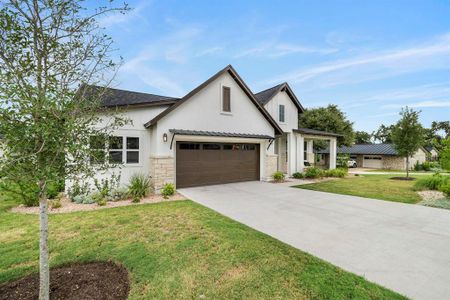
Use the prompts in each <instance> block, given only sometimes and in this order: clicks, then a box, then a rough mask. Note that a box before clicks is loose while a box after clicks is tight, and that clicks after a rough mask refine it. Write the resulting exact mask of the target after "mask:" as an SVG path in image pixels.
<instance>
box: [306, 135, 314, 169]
mask: <svg viewBox="0 0 450 300" xmlns="http://www.w3.org/2000/svg"><path fill="white" fill-rule="evenodd" d="M313 142H314V140H307V141H306V155H307V157H306V160H307V161H308V162H309V163H310V164H311V165H313V164H314V150H313Z"/></svg>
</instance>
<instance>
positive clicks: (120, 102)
mask: <svg viewBox="0 0 450 300" xmlns="http://www.w3.org/2000/svg"><path fill="white" fill-rule="evenodd" d="M87 88H88V89H93V91H96V92H98V93H99V94H100V96H101V98H102V100H103V105H104V106H106V107H115V106H134V105H164V104H167V105H170V104H174V103H176V102H177V101H179V100H180V98H174V97H168V96H160V95H154V94H147V93H141V92H133V91H126V90H120V89H113V88H103V87H99V86H89V87H87ZM103 89H104V91H103Z"/></svg>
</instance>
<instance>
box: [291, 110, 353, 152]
mask: <svg viewBox="0 0 450 300" xmlns="http://www.w3.org/2000/svg"><path fill="white" fill-rule="evenodd" d="M299 127H303V128H310V129H316V130H322V131H328V132H333V133H338V134H342V135H343V137H342V138H338V145H339V146H340V145H346V146H350V145H351V144H352V143H353V141H354V138H355V133H354V131H353V123H352V122H350V121H349V120H348V119H347V117H346V115H345V113H344V112H342V111H341V110H340V109H339V108H338V106H337V105H328V106H327V107H318V108H310V109H306V110H305V112H304V113H303V114H301V115H300V116H299Z"/></svg>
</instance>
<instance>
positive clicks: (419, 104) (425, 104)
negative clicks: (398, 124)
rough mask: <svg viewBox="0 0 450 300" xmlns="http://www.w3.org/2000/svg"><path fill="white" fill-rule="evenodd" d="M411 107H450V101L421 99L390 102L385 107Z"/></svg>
mask: <svg viewBox="0 0 450 300" xmlns="http://www.w3.org/2000/svg"><path fill="white" fill-rule="evenodd" d="M405 106H408V107H411V108H431V107H450V101H445V100H444V101H433V100H430V101H420V102H415V103H408V104H388V105H384V106H383V108H400V107H405Z"/></svg>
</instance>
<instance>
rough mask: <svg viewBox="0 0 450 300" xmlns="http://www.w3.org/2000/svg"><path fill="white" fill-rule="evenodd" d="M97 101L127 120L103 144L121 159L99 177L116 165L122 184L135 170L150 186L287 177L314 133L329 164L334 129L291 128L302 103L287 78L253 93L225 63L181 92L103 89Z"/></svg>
mask: <svg viewBox="0 0 450 300" xmlns="http://www.w3.org/2000/svg"><path fill="white" fill-rule="evenodd" d="M103 103H104V105H105V106H107V107H111V108H115V107H123V108H125V110H124V111H125V113H124V115H125V117H127V118H129V119H130V120H131V121H132V123H131V124H128V125H125V126H124V127H122V128H120V129H119V130H116V131H115V132H114V137H112V138H111V141H110V143H109V144H110V145H109V147H108V145H106V146H105V147H107V149H108V150H107V151H109V153H110V159H111V160H113V161H114V162H117V163H123V165H122V166H121V167H117V168H113V169H111V170H109V172H107V173H106V174H105V175H108V174H111V173H113V172H118V171H119V172H120V173H121V181H122V183H123V184H126V183H128V181H129V179H130V177H131V175H132V174H134V173H145V174H148V175H150V176H151V177H152V179H153V183H154V185H155V188H156V189H157V190H158V189H159V188H161V186H162V185H163V184H165V183H175V184H176V186H177V187H178V188H181V187H189V186H198V185H208V184H221V183H229V182H238V181H246V180H268V179H270V178H271V175H272V174H273V173H274V172H276V171H277V170H280V171H283V172H284V173H287V174H289V175H290V174H292V173H294V172H297V171H302V170H303V167H304V161H305V160H308V161H311V162H312V160H313V159H314V154H313V150H312V149H313V147H312V145H313V140H315V139H320V140H328V141H330V145H331V149H332V153H331V155H330V157H331V160H330V161H331V163H330V165H329V167H330V168H335V166H336V138H337V137H338V136H339V135H337V134H333V133H328V132H322V131H316V130H310V129H304V128H298V117H299V114H300V115H301V113H302V112H303V107H302V106H301V104H300V102H299V101H298V99H297V97H296V96H295V95H294V93H293V91H292V90H291V88H290V87H289V85H288V84H287V83H283V84H280V85H277V86H275V87H273V88H270V89H268V90H265V91H262V92H260V93H257V94H253V92H252V91H251V90H250V89H249V87H248V86H247V85H246V84H245V82H244V81H243V80H242V79H241V77H240V76H239V75H238V74H237V72H236V71H235V70H234V68H233V67H232V66H231V65H229V66H227V67H226V68H224V69H223V70H221V71H219V72H218V73H217V74H215V75H214V76H212V77H211V78H209V79H208V80H206V81H205V82H203V83H202V84H201V85H199V86H198V87H197V88H195V89H193V90H192V91H191V92H189V93H188V94H187V95H185V96H184V97H182V98H174V97H166V96H157V95H152V94H145V93H138V92H131V91H124V90H118V89H110V90H109V92H108V93H107V94H106V96H105V97H104V99H103ZM105 121H107V120H105ZM99 176H101V175H99Z"/></svg>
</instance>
